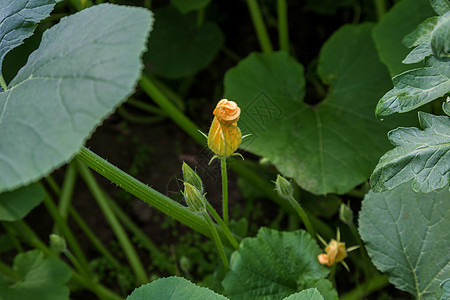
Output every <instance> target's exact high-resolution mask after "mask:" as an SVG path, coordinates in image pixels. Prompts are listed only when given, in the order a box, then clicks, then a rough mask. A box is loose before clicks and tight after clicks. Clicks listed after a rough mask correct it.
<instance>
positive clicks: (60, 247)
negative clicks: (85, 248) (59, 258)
mask: <svg viewBox="0 0 450 300" xmlns="http://www.w3.org/2000/svg"><path fill="white" fill-rule="evenodd" d="M50 247H51V248H52V249H53V251H55V252H64V251H65V250H66V247H67V246H66V241H65V240H64V238H62V237H60V236H59V235H57V234H53V233H52V234H50Z"/></svg>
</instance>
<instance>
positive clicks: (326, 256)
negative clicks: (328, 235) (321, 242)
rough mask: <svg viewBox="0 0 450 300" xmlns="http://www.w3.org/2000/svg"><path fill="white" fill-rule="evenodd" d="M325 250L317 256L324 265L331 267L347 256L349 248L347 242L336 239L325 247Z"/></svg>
mask: <svg viewBox="0 0 450 300" xmlns="http://www.w3.org/2000/svg"><path fill="white" fill-rule="evenodd" d="M325 252H326V253H322V254H319V256H318V257H317V258H318V259H319V262H320V263H321V264H322V265H326V266H328V267H331V266H332V265H334V264H335V263H338V262H341V261H343V260H344V258H346V257H347V249H346V248H345V243H343V242H338V241H336V240H334V239H332V240H331V241H330V243H329V244H328V245H327V246H326V247H325Z"/></svg>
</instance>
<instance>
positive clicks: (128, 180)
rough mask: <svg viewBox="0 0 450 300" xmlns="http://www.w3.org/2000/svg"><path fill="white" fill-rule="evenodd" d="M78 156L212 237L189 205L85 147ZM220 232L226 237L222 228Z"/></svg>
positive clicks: (150, 202)
mask: <svg viewBox="0 0 450 300" xmlns="http://www.w3.org/2000/svg"><path fill="white" fill-rule="evenodd" d="M76 157H77V158H78V159H79V160H81V161H82V162H83V163H84V164H85V165H87V166H89V167H90V168H91V169H93V170H94V171H96V172H97V173H99V174H100V175H102V176H103V177H105V178H107V179H109V180H110V181H111V182H113V183H115V184H117V185H118V186H119V187H121V188H122V189H124V190H126V191H127V192H129V193H130V194H132V195H134V196H136V197H137V198H139V199H141V200H142V201H144V202H146V203H148V204H150V205H151V206H153V207H155V208H156V209H158V210H159V211H161V212H162V213H164V214H166V215H167V216H169V217H172V218H174V219H176V220H178V221H179V222H181V223H183V224H185V225H187V226H189V227H191V228H192V229H194V230H196V231H198V232H200V233H201V234H203V235H206V236H208V237H211V232H210V230H209V228H208V224H207V223H206V221H205V220H204V219H203V218H202V217H200V216H199V215H197V214H195V213H194V212H192V211H191V210H189V209H188V208H187V207H185V206H183V205H181V204H179V203H178V202H175V201H173V200H172V199H170V198H169V197H167V196H164V195H163V194H161V193H159V192H157V191H156V190H154V189H152V188H151V187H149V186H148V185H146V184H144V183H142V182H140V181H139V180H137V179H136V178H134V177H132V176H131V175H129V174H127V173H125V172H124V171H122V170H120V169H119V168H117V167H116V166H114V165H112V164H111V163H109V162H107V161H106V160H104V159H103V158H101V157H100V156H98V155H97V154H95V153H93V152H92V151H90V150H88V149H87V148H85V147H83V148H81V150H80V152H79V153H78V154H77V155H76ZM219 234H220V235H221V236H222V237H223V238H224V239H225V236H224V235H223V232H222V230H221V229H220V228H219Z"/></svg>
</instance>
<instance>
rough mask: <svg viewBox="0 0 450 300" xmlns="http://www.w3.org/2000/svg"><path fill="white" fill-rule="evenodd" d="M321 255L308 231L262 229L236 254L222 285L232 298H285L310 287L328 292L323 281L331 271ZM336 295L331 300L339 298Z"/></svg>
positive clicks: (244, 242)
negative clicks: (321, 258)
mask: <svg viewBox="0 0 450 300" xmlns="http://www.w3.org/2000/svg"><path fill="white" fill-rule="evenodd" d="M320 252H321V250H320V248H319V246H318V245H317V243H316V242H315V241H314V240H313V238H312V237H311V236H310V235H309V234H308V233H306V232H305V231H302V230H298V231H295V232H279V231H276V230H272V229H268V228H261V229H260V230H259V232H258V235H257V237H255V238H245V239H243V240H242V242H241V244H240V246H239V249H238V250H237V251H235V252H234V253H233V255H232V256H231V262H230V270H229V272H228V273H227V275H226V276H225V279H224V280H223V281H222V285H223V287H224V289H225V292H226V295H228V296H229V297H230V298H231V299H281V298H283V297H287V296H289V295H291V294H293V293H296V292H298V291H301V290H304V289H306V288H311V287H315V286H319V287H320V288H325V289H326V288H327V287H326V286H325V285H324V284H323V282H322V280H325V279H323V278H324V277H325V276H326V275H327V274H328V273H329V269H328V268H326V267H324V266H322V265H321V264H320V263H319V261H318V260H317V255H319V254H320ZM329 287H331V283H330V284H329ZM320 288H319V290H320ZM334 296H335V297H332V298H327V299H337V294H336V293H335V292H334Z"/></svg>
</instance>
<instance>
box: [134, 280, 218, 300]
mask: <svg viewBox="0 0 450 300" xmlns="http://www.w3.org/2000/svg"><path fill="white" fill-rule="evenodd" d="M147 299H164V300H189V299H192V300H197V299H207V300H215V299H217V300H222V299H223V300H225V299H227V298H225V297H224V296H222V295H219V294H216V293H215V292H213V291H211V290H210V289H207V288H204V287H199V286H197V285H195V284H193V283H192V282H190V281H188V280H186V279H184V278H182V277H167V278H161V279H158V280H155V281H153V282H152V283H147V284H145V285H143V286H141V287H139V288H137V289H135V290H134V291H133V293H131V295H129V296H128V297H127V300H147Z"/></svg>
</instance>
